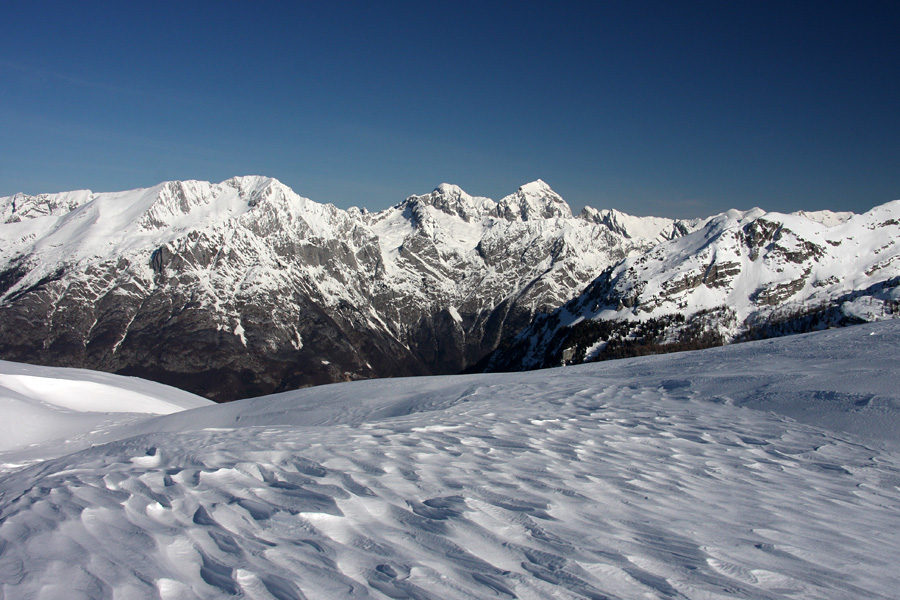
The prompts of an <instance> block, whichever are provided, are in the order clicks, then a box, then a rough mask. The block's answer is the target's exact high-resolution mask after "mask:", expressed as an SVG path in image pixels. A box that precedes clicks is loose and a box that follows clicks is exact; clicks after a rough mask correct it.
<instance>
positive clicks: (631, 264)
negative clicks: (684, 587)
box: [0, 176, 900, 401]
mask: <svg viewBox="0 0 900 600" xmlns="http://www.w3.org/2000/svg"><path fill="white" fill-rule="evenodd" d="M898 219H900V203H898V202H895V203H888V204H885V205H883V206H880V207H877V208H875V209H873V210H872V211H869V212H868V213H866V214H865V215H852V214H850V213H832V212H828V211H822V212H817V213H797V214H793V215H780V214H778V213H765V212H764V211H761V210H759V209H754V210H751V211H747V212H738V211H730V212H728V213H725V214H722V215H717V216H714V217H710V218H707V219H694V220H672V219H664V218H655V217H634V216H631V215H626V214H624V213H621V212H618V211H615V210H595V209H593V208H589V207H588V208H585V209H584V210H583V211H582V212H581V213H579V214H578V215H573V213H572V211H571V209H570V207H569V206H568V204H566V202H565V201H564V200H563V199H562V198H561V197H560V196H559V195H558V194H556V193H555V192H554V191H553V190H552V189H551V188H550V187H549V186H548V185H547V184H546V183H544V182H542V181H540V180H538V181H535V182H532V183H529V184H526V185H523V186H522V187H520V188H519V189H518V190H517V191H516V192H515V193H513V194H511V195H509V196H507V197H505V198H502V199H501V200H500V201H497V202H495V201H493V200H491V199H489V198H483V197H476V196H471V195H469V194H467V193H466V192H464V191H463V190H461V189H460V188H459V187H457V186H453V185H449V184H443V185H441V186H439V187H438V188H436V189H435V190H434V191H432V192H431V193H429V194H425V195H418V196H410V197H409V198H407V199H406V200H404V201H403V202H400V203H399V204H397V205H396V206H393V207H391V208H388V209H386V210H382V211H378V212H368V211H366V210H364V209H357V208H351V209H349V210H341V209H338V208H336V207H334V206H332V205H328V204H319V203H316V202H313V201H312V200H309V199H306V198H303V197H301V196H299V195H298V194H296V193H295V192H294V191H293V190H291V189H290V188H288V187H287V186H285V185H283V184H282V183H280V182H278V181H277V180H275V179H271V178H267V177H257V176H250V177H236V178H233V179H229V180H227V181H224V182H222V183H219V184H214V183H209V182H200V181H183V182H177V181H176V182H166V183H162V184H159V185H157V186H154V187H152V188H146V189H139V190H131V191H126V192H116V193H93V192H90V191H76V192H66V193H60V194H42V195H38V196H29V195H24V194H17V195H15V196H9V197H5V198H0V223H2V224H0V240H2V242H3V244H2V247H0V358H3V359H7V360H15V361H22V362H30V363H37V364H45V365H56V366H69V367H83V368H89V369H94V370H101V371H108V372H114V373H119V374H125V375H137V376H141V377H145V378H148V379H151V380H155V381H159V382H162V383H166V384H170V385H174V386H176V387H180V388H182V389H186V390H189V391H191V392H194V393H198V394H201V395H203V396H206V397H208V398H212V399H215V400H218V401H225V400H232V399H237V398H244V397H250V396H259V395H263V394H268V393H273V392H279V391H285V390H290V389H295V388H298V387H303V386H308V385H315V384H321V383H329V382H337V381H345V380H354V379H367V378H373V377H390V376H404V375H422V374H448V373H457V372H460V371H463V370H466V369H469V370H475V369H481V368H492V369H521V368H532V367H537V366H550V365H556V364H564V363H567V362H568V363H571V362H580V361H584V360H592V359H597V358H603V357H604V352H605V353H607V354H610V355H617V354H616V353H621V351H622V350H621V349H622V348H623V347H626V350H627V349H628V348H632V350H633V347H638V346H640V347H641V348H643V349H644V350H643V351H656V350H657V349H658V348H659V347H662V346H665V345H669V346H671V347H673V348H674V347H678V345H679V344H682V345H696V344H701V345H712V344H715V343H722V342H726V341H734V340H736V339H742V338H743V337H748V336H762V335H770V334H773V333H777V332H776V331H775V330H774V329H772V327H774V324H776V323H778V324H779V325H778V326H779V327H781V328H782V329H783V330H788V329H791V328H794V329H796V330H801V329H809V328H816V327H819V326H824V325H826V324H840V323H842V322H857V321H861V320H873V319H876V318H880V317H881V316H892V315H891V313H892V312H893V311H895V310H896V308H897V301H898V299H900V296H898V294H897V281H898V276H900V260H898V259H897V254H898V252H900V249H898V247H897V245H896V243H895V241H894V240H896V239H898V233H900V226H898ZM803 319H805V321H804V320H803ZM814 321H815V322H814Z"/></svg>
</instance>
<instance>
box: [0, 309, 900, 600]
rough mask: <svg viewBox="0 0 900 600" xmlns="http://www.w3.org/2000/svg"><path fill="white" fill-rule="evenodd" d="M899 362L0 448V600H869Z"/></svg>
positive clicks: (780, 352)
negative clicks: (72, 446) (71, 445)
mask: <svg viewBox="0 0 900 600" xmlns="http://www.w3.org/2000/svg"><path fill="white" fill-rule="evenodd" d="M898 344H900V323H897V322H884V323H874V324H868V325H860V326H856V327H850V328H846V329H841V330H831V331H826V332H819V333H814V334H808V335H803V336H794V337H789V338H781V339H777V340H766V341H761V342H754V343H748V344H741V345H735V346H730V347H724V348H716V349H712V350H707V351H700V352H692V353H681V354H676V355H667V356H653V357H643V358H639V359H629V360H623V361H614V362H607V363H599V364H591V365H582V366H578V367H568V368H565V369H556V370H551V371H541V372H531V373H517V374H498V375H476V376H455V377H429V378H420V379H397V380H378V381H366V382H354V383H349V384H337V385H331V386H324V387H319V388H315V389H308V390H301V391H297V392H288V393H284V394H279V395H275V396H269V397H264V398H258V399H251V400H245V401H239V402H234V403H230V404H225V405H216V406H205V407H199V408H194V409H191V410H185V411H183V412H177V413H173V414H169V415H163V416H158V417H155V416H150V415H147V414H144V415H139V414H138V415H135V418H134V419H133V420H131V421H129V422H121V423H118V424H114V425H113V426H111V427H110V429H109V430H107V431H105V432H104V433H103V434H102V435H101V433H100V432H97V431H95V430H94V429H93V426H92V425H86V426H85V429H84V430H83V431H82V432H81V435H82V436H83V438H82V443H83V444H87V445H82V446H81V448H83V449H81V450H80V451H78V452H74V453H69V452H66V451H65V448H63V447H62V446H59V447H58V448H57V453H56V454H55V455H54V454H52V452H51V453H50V454H48V453H47V452H49V451H48V449H47V448H46V447H43V448H42V450H43V451H44V454H43V455H41V458H42V459H43V460H44V462H42V463H40V464H36V465H32V466H29V467H22V466H17V465H21V464H24V463H26V462H28V461H29V458H32V459H33V458H34V457H33V456H32V457H30V456H29V454H28V453H29V452H38V450H40V449H41V448H33V449H28V448H25V449H20V450H18V451H17V453H15V455H14V456H13V454H12V453H10V452H3V453H0V463H2V464H4V465H5V467H4V469H5V470H6V471H7V473H6V474H5V476H3V477H2V478H0V594H2V597H3V598H9V599H12V598H43V597H81V598H107V597H122V598H188V597H190V598H219V597H227V596H238V597H241V596H243V597H248V598H272V597H274V598H293V599H297V598H336V597H347V596H360V597H383V596H387V597H392V598H399V597H410V598H441V599H448V598H449V599H454V598H488V597H506V598H514V597H517V598H559V597H566V598H577V597H590V598H601V597H603V598H636V597H654V598H697V599H700V598H703V599H708V598H731V597H745V598H767V599H774V598H848V599H849V598H863V597H865V598H891V597H893V596H894V594H895V591H896V589H897V586H898V585H900V574H898V573H897V571H896V568H895V565H894V561H893V558H892V557H893V556H895V555H896V554H897V552H898V551H900V538H898V536H897V535H895V534H894V532H895V531H896V530H897V529H898V527H900V510H898V508H900V489H898V481H900V479H898V473H900V445H898V439H897V436H896V432H897V430H898V429H897V427H898V426H900V394H898V390H900V370H898V368H897V361H896V357H895V356H894V353H893V349H894V348H896V347H897V345H898ZM0 366H2V367H3V370H2V372H3V373H7V374H10V375H15V376H18V378H17V379H15V381H22V377H21V376H22V375H25V376H28V377H37V376H39V375H38V373H37V372H36V371H32V370H31V369H36V368H34V367H24V366H16V365H10V363H4V364H2V365H0ZM11 369H12V370H11ZM15 369H26V371H27V372H26V371H21V370H19V371H16V370H15ZM48 375H51V374H49V373H47V372H44V373H43V376H48ZM52 376H55V377H56V378H57V379H59V380H60V381H61V382H64V381H69V382H79V381H80V380H81V379H82V378H89V376H88V375H87V374H86V373H85V372H78V373H75V374H73V373H71V372H70V371H67V370H65V369H58V370H56V371H55V372H54V374H52ZM105 377H107V378H108V379H104V383H107V384H109V385H110V386H114V385H121V386H122V387H123V390H125V391H129V392H135V391H136V390H138V389H141V390H144V391H146V388H137V387H135V386H138V384H139V381H138V380H131V379H123V378H113V377H112V376H105ZM93 381H97V380H95V379H94V380H93ZM140 385H149V384H140ZM63 389H64V386H63V385H62V384H60V385H59V386H58V387H56V388H52V390H51V387H50V386H48V385H43V386H33V387H31V388H30V389H24V388H23V389H21V390H20V391H16V392H8V393H10V394H16V395H17V397H18V398H19V399H20V400H22V401H23V402H25V401H28V402H31V403H32V405H33V406H42V405H43V399H47V398H48V396H49V397H50V398H51V399H52V398H56V400H57V402H59V400H60V398H61V395H60V394H62V393H63V392H62V391H61V390H63ZM72 389H73V390H74V391H77V387H76V386H73V387H72ZM156 389H157V391H158V390H159V389H161V388H156ZM48 390H49V391H48ZM169 393H171V394H172V398H170V400H171V401H172V403H173V404H176V405H177V404H181V405H182V406H184V407H185V408H187V407H188V405H189V404H190V403H187V404H185V403H184V397H183V396H180V395H179V394H178V393H177V392H176V391H174V390H169ZM74 395H76V396H77V394H74ZM125 396H128V394H123V397H125ZM42 398H43V399H42ZM158 399H161V400H166V399H167V396H166V395H162V396H161V397H158ZM69 402H70V400H64V401H63V403H69ZM71 402H74V400H71ZM128 402H129V403H132V402H140V400H138V399H136V398H135V397H134V396H131V397H129V399H128ZM92 408H97V406H93V407H92ZM99 408H103V407H102V406H100V407H99ZM67 410H68V409H67ZM132 414H134V413H132ZM7 416H8V417H9V418H11V419H15V418H16V417H18V416H20V413H13V414H9V413H7ZM70 435H72V436H74V435H75V430H74V429H73V430H72V431H71V432H70ZM92 441H93V442H96V445H94V446H92V447H91V446H90V442H92ZM32 462H33V460H32Z"/></svg>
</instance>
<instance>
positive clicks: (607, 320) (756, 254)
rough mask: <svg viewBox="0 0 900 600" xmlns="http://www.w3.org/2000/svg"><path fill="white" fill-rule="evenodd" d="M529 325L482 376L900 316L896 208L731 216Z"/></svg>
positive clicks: (613, 274)
mask: <svg viewBox="0 0 900 600" xmlns="http://www.w3.org/2000/svg"><path fill="white" fill-rule="evenodd" d="M685 233H686V235H683V236H681V237H678V238H675V239H672V240H670V241H666V242H663V243H661V244H659V245H658V246H656V247H655V248H653V249H652V250H650V251H649V252H646V253H643V254H635V255H632V256H629V257H627V258H625V259H623V260H622V261H620V262H619V263H617V264H616V265H614V266H612V267H610V268H608V269H607V270H605V271H604V272H603V273H602V274H601V275H600V276H599V277H598V278H597V279H596V280H594V281H593V282H592V283H591V284H590V285H589V286H588V287H587V288H586V289H585V290H584V292H583V293H582V294H581V295H580V296H578V297H576V298H575V299H573V300H571V301H570V302H568V303H567V304H566V305H565V306H563V307H561V308H560V309H558V310H556V311H554V312H552V313H550V314H543V315H538V316H537V317H536V318H535V320H534V321H533V322H532V324H531V325H530V326H529V327H528V328H527V329H526V330H524V331H523V332H521V333H520V334H519V335H518V336H517V337H516V338H515V339H514V340H513V341H512V343H511V344H510V345H509V346H508V347H507V348H505V349H503V350H502V351H498V353H496V354H495V355H494V356H493V357H491V368H495V369H519V368H535V367H544V366H556V365H560V364H566V363H577V362H583V361H591V360H597V359H602V358H614V357H619V356H623V355H629V354H640V353H654V352H658V351H666V350H671V349H685V348H691V347H699V346H708V345H717V344H721V343H727V342H730V341H734V340H739V339H752V338H754V337H769V336H772V335H779V334H782V333H794V332H798V331H809V330H814V329H821V328H824V327H828V326H832V325H842V324H847V323H861V322H865V321H873V320H879V319H882V318H894V317H897V316H900V201H894V202H889V203H887V204H884V205H882V206H878V207H876V208H873V209H872V210H870V211H868V212H866V213H865V214H861V215H855V214H852V213H834V212H829V211H821V212H813V213H809V212H798V213H795V214H780V213H774V212H770V213H767V212H764V211H762V210H760V209H753V210H750V211H746V212H739V211H729V212H727V213H724V214H721V215H718V216H716V217H713V218H711V219H709V220H708V221H707V222H705V223H704V224H703V225H702V227H700V228H699V229H697V230H695V231H693V232H691V233H688V232H685Z"/></svg>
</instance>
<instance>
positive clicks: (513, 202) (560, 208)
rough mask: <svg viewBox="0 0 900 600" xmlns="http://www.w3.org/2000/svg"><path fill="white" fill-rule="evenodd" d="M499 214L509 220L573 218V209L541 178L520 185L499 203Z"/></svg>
mask: <svg viewBox="0 0 900 600" xmlns="http://www.w3.org/2000/svg"><path fill="white" fill-rule="evenodd" d="M497 211H498V214H499V216H501V217H502V218H504V219H506V220H508V221H532V220H536V219H553V218H562V219H570V218H572V209H571V208H570V207H569V205H568V203H566V201H565V200H563V199H562V197H561V196H560V195H559V194H557V193H556V192H554V191H553V190H552V189H551V188H550V186H549V185H547V184H546V183H545V182H544V181H541V180H540V179H538V180H536V181H532V182H531V183H526V184H525V185H523V186H520V187H519V189H518V190H517V191H516V193H514V194H510V195H509V196H506V197H505V198H503V199H502V200H500V202H498V204H497Z"/></svg>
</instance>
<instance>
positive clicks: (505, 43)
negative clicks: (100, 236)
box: [0, 0, 900, 217]
mask: <svg viewBox="0 0 900 600" xmlns="http://www.w3.org/2000/svg"><path fill="white" fill-rule="evenodd" d="M244 174H260V175H269V176H272V177H276V178H278V179H280V180H281V181H283V182H284V183H286V184H288V185H290V186H291V187H292V188H294V190H296V191H297V192H298V193H300V194H301V195H304V196H307V197H310V198H312V199H313V200H316V201H319V202H331V203H334V204H336V205H338V206H340V207H344V208H346V207H349V206H353V205H355V206H366V207H368V208H369V209H370V210H377V209H381V208H385V207H386V206H389V205H391V204H395V203H397V202H399V201H401V200H402V199H403V198H405V197H406V196H408V195H410V194H414V193H415V194H419V193H426V192H428V191H430V190H431V189H432V188H434V187H435V186H437V185H438V184H439V183H441V182H445V181H446V182H450V183H456V184H458V185H460V186H461V187H463V188H464V189H465V190H466V191H468V192H469V193H472V194H476V195H484V196H490V197H492V198H494V199H499V198H500V197H502V196H504V195H506V194H508V193H511V192H513V191H515V189H516V187H517V186H519V185H521V184H523V183H526V182H528V181H531V180H534V179H537V178H542V179H544V180H545V181H547V182H548V183H549V184H550V185H551V186H552V187H553V188H554V189H555V190H556V191H557V192H559V193H560V194H562V196H563V197H564V198H566V199H567V200H568V201H569V202H570V204H572V205H573V207H574V208H576V209H577V208H579V207H581V206H583V205H585V204H589V205H591V206H594V207H596V208H607V207H613V208H618V209H620V210H624V211H626V212H630V213H632V214H639V215H644V214H653V215H660V216H674V217H693V216H705V215H709V214H712V213H715V212H720V211H722V210H725V209H727V208H732V207H736V208H750V207H752V206H760V207H762V208H764V209H767V210H779V211H785V212H788V211H793V210H798V209H823V208H827V209H832V210H854V211H857V212H860V211H864V210H867V209H868V208H871V207H872V206H874V205H876V204H880V203H883V202H886V201H888V200H893V199H897V198H900V2H893V1H892V2H878V1H863V2H849V1H848V2H828V1H816V2H789V1H780V2H730V1H729V2H722V1H721V0H720V1H716V2H674V1H665V2H642V1H640V0H636V1H629V2H530V1H520V2H517V3H508V2H503V3H500V2H497V3H494V2H452V3H450V2H448V3H438V4H435V5H428V3H423V2H408V3H405V2H340V1H335V2H328V3H324V2H272V3H265V2H261V3H252V4H251V3H241V2H231V1H220V2H179V3H166V2H157V3H153V4H150V3H147V7H144V3H128V2H115V3H100V2H15V3H13V2H6V3H3V5H2V6H0V196H5V195H9V194H13V193H15V192H19V191H23V192H27V193H40V192H54V191H62V190H70V189H82V188H89V189H93V190H95V191H113V190H124V189H131V188H136V187H147V186H150V185H154V184H156V183H158V182H160V181H164V180H170V179H204V180H211V181H222V180H224V179H227V178H228V177H231V176H234V175H244Z"/></svg>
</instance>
